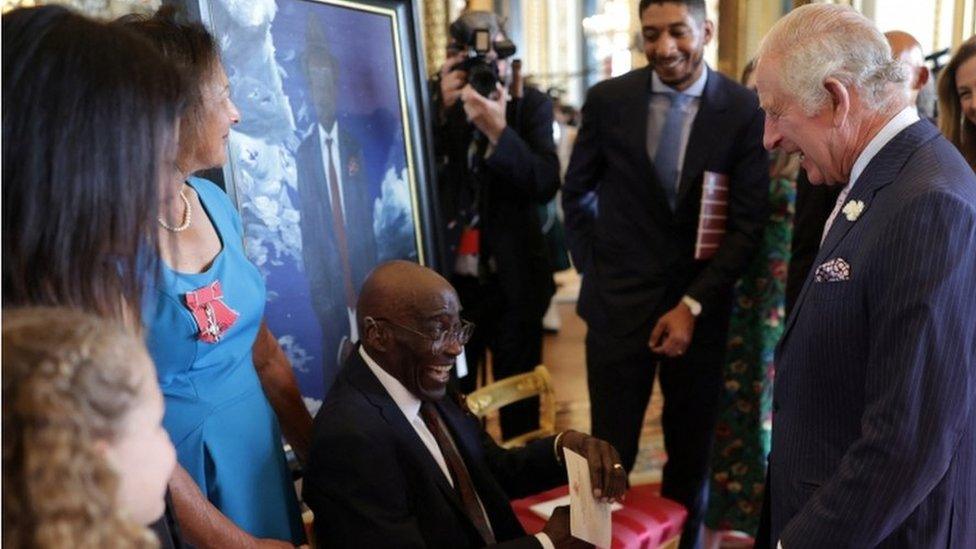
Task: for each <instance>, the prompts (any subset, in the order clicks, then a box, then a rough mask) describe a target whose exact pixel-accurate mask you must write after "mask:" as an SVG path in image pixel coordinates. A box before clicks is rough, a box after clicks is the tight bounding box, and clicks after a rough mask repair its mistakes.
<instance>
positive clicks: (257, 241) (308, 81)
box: [187, 0, 437, 409]
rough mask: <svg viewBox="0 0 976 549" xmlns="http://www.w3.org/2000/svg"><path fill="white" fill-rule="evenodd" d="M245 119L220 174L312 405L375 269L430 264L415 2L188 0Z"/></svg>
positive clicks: (330, 375)
mask: <svg viewBox="0 0 976 549" xmlns="http://www.w3.org/2000/svg"><path fill="white" fill-rule="evenodd" d="M189 1H190V2H191V5H189V6H187V7H188V8H189V11H190V13H191V14H195V15H198V16H199V18H200V20H201V21H202V22H203V23H204V25H206V26H207V27H208V28H209V29H210V30H211V32H212V33H213V34H214V36H215V38H216V39H217V41H218V44H219V46H220V49H221V58H222V60H223V63H224V67H225V70H226V71H227V75H228V79H229V81H230V88H231V97H232V99H233V101H234V103H235V104H236V105H237V108H238V110H239V111H240V113H241V121H240V123H238V124H237V125H236V126H234V127H233V128H232V130H231V133H230V135H229V138H228V143H229V144H228V146H229V149H230V154H229V162H228V164H227V166H225V168H224V170H223V179H224V184H225V188H226V190H227V192H228V194H230V195H231V197H232V199H233V200H234V201H235V202H236V204H237V206H238V209H239V211H240V213H241V216H242V218H243V221H244V228H245V229H244V232H245V240H246V248H247V252H248V255H249V257H250V259H251V260H252V261H253V262H254V264H255V265H256V266H257V267H258V268H259V269H260V270H261V272H262V274H263V276H264V278H265V280H266V283H267V288H268V302H267V307H266V312H265V318H266V320H267V322H268V325H269V327H270V328H271V331H272V332H273V333H274V334H275V336H276V337H277V338H278V340H279V342H280V343H281V346H282V348H283V350H284V351H285V353H286V354H287V355H288V358H289V359H290V360H291V363H292V367H293V368H294V369H295V374H296V376H297V378H298V382H299V387H300V388H301V390H302V394H303V395H304V396H305V397H306V402H307V403H308V404H309V406H310V408H313V409H314V408H315V406H316V405H317V403H319V402H320V401H321V399H322V398H323V396H324V394H325V392H326V391H327V390H328V388H329V387H330V386H331V384H332V381H333V380H334V378H335V376H336V374H337V373H338V371H339V367H340V363H341V360H342V358H343V357H344V356H345V355H346V354H347V353H348V352H350V351H351V349H352V345H353V344H354V343H355V342H356V341H357V340H358V336H359V334H358V333H357V332H358V330H357V327H356V299H357V297H358V291H359V288H360V286H361V284H362V282H363V279H364V278H365V276H366V274H367V273H368V272H369V271H370V269H372V268H373V267H374V266H375V265H376V264H378V263H380V262H383V261H386V260H390V259H407V260H412V261H417V262H420V263H423V264H428V265H431V264H434V265H433V266H435V267H436V260H435V258H434V257H433V255H434V254H435V250H436V249H437V245H436V242H434V240H433V231H432V230H431V227H432V226H433V220H432V211H433V206H432V204H433V199H432V197H431V196H430V188H431V186H432V184H431V181H430V178H431V173H432V169H431V166H432V163H431V155H430V151H429V143H430V138H429V134H428V130H427V128H428V127H429V125H428V124H427V123H426V119H425V118H426V116H427V105H428V102H427V94H426V82H425V78H426V74H425V69H424V67H423V66H422V63H423V61H422V55H421V53H420V47H419V34H418V29H417V27H416V25H417V12H416V10H417V6H416V5H415V3H414V2H412V1H408V0H399V1H397V0H389V1H380V0H375V1H353V0H198V1H197V0H189Z"/></svg>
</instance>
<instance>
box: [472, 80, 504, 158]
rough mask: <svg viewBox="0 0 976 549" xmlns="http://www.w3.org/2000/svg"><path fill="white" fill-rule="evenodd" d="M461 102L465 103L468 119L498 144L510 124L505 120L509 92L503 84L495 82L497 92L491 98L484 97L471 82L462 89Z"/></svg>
mask: <svg viewBox="0 0 976 549" xmlns="http://www.w3.org/2000/svg"><path fill="white" fill-rule="evenodd" d="M461 102H462V103H464V114H466V115H467V117H468V121H469V122H471V123H472V124H474V125H475V127H476V128H478V129H479V130H481V133H483V134H485V136H486V137H487V138H488V141H491V144H492V145H497V144H498V139H499V138H501V136H502V132H503V131H505V128H506V127H507V126H508V122H506V121H505V105H506V103H508V92H507V91H506V90H505V87H504V86H502V85H501V84H495V93H492V94H491V98H490V99H489V98H486V97H483V96H482V95H481V94H480V93H478V92H476V91H475V89H474V88H472V87H471V85H470V84H468V85H467V86H465V87H464V88H463V89H462V90H461Z"/></svg>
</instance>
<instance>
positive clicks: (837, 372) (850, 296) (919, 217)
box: [770, 120, 976, 549]
mask: <svg viewBox="0 0 976 549" xmlns="http://www.w3.org/2000/svg"><path fill="white" fill-rule="evenodd" d="M848 200H849V201H850V200H861V201H863V202H864V205H865V208H864V210H863V212H862V213H861V215H860V216H859V217H857V218H856V220H854V221H850V220H848V219H847V217H846V216H845V215H843V214H841V215H838V216H837V219H836V220H835V221H834V224H833V226H832V227H831V229H830V232H829V233H828V235H827V238H826V240H825V241H824V244H823V246H822V247H821V249H820V253H819V255H818V257H817V259H816V261H815V262H814V267H813V269H811V271H810V274H809V276H808V277H807V280H806V283H805V285H804V287H803V290H802V291H801V293H800V296H799V298H798V300H797V304H796V306H795V308H794V311H793V312H792V314H791V316H790V317H789V319H788V320H787V325H786V331H785V333H784V335H783V339H782V340H781V342H780V346H779V348H778V350H777V360H776V365H777V370H776V387H775V392H774V403H773V409H774V419H773V445H772V454H771V456H770V490H771V492H770V497H771V502H772V517H771V519H772V531H771V535H772V542H773V544H775V543H776V541H777V540H781V541H782V543H783V547H784V548H785V549H800V548H808V547H809V548H818V549H820V548H846V547H850V548H859V549H860V548H868V547H899V548H932V547H952V548H960V549H961V548H967V549H971V548H974V547H976V438H974V437H976V435H974V431H976V176H974V174H973V172H972V170H971V169H970V168H969V167H968V166H967V165H966V163H965V162H964V161H963V159H962V157H961V156H960V155H959V154H958V153H957V151H956V150H955V149H954V148H953V147H952V145H951V144H950V143H949V142H948V141H946V140H945V139H943V138H942V137H941V135H939V133H938V130H937V129H936V128H935V127H934V126H932V125H931V124H930V123H929V122H928V121H924V120H923V121H919V122H917V123H915V124H913V125H912V126H909V127H908V128H906V129H905V130H903V131H902V132H901V133H899V134H898V135H897V136H896V137H895V138H894V139H893V140H892V141H890V142H889V143H888V144H887V145H886V146H885V147H884V148H883V149H882V150H881V151H880V152H879V153H878V154H877V155H876V156H875V157H874V158H873V159H872V160H871V162H870V163H869V164H868V166H867V168H866V169H865V171H864V173H863V174H862V175H861V177H860V178H859V179H858V181H857V184H856V185H855V186H854V187H853V189H852V190H851V194H850V196H849V197H848ZM836 258H841V259H843V260H844V261H846V262H847V264H848V265H849V266H850V275H849V278H848V279H847V280H844V281H834V282H817V281H816V280H815V272H816V269H817V266H818V265H821V264H823V263H825V262H827V261H830V260H832V259H836Z"/></svg>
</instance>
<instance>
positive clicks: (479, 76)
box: [468, 62, 498, 97]
mask: <svg viewBox="0 0 976 549" xmlns="http://www.w3.org/2000/svg"><path fill="white" fill-rule="evenodd" d="M468 83H469V84H471V87H472V88H474V89H475V91H476V92H478V93H480V94H481V95H482V96H484V97H489V96H490V95H491V93H492V92H494V91H495V85H496V84H498V69H497V68H496V67H495V65H494V63H491V64H489V63H486V62H482V63H477V64H474V65H473V66H472V67H471V70H470V72H469V73H468Z"/></svg>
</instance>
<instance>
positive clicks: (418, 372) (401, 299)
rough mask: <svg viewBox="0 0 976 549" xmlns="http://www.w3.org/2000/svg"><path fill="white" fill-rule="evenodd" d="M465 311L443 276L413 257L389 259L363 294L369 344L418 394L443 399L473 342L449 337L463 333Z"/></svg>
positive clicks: (362, 329)
mask: <svg viewBox="0 0 976 549" xmlns="http://www.w3.org/2000/svg"><path fill="white" fill-rule="evenodd" d="M460 311H461V305H460V303H459V302H458V297H457V293H456V292H455V291H454V288H453V287H451V285H450V284H449V283H448V282H447V281H446V280H444V278H443V277H441V275H439V274H437V273H435V272H434V271H432V270H430V269H428V268H426V267H421V266H420V265H417V264H416V263H410V262H409V261H390V262H388V263H383V264H382V265H380V266H378V267H376V268H375V269H373V272H371V273H370V274H369V276H367V277H366V281H365V282H364V283H363V289H362V291H361V292H360V294H359V304H358V306H357V314H358V322H359V333H360V334H361V335H362V343H363V348H364V349H365V350H366V352H367V353H368V355H369V356H370V357H371V358H372V359H373V360H374V361H376V363H377V364H378V365H379V367H380V368H382V369H383V370H385V371H386V372H387V373H388V374H390V375H392V376H393V377H394V378H396V379H397V380H398V381H400V383H401V384H403V386H404V387H405V388H406V389H407V390H408V391H410V392H411V393H412V394H413V395H414V396H416V397H417V398H419V399H421V400H437V399H439V398H441V397H443V396H444V394H445V392H446V390H447V383H448V381H449V379H450V371H451V368H453V367H454V361H455V359H456V358H457V356H458V355H460V354H461V353H462V352H463V350H464V343H465V342H467V339H466V338H465V339H464V340H463V341H462V340H461V339H460V338H458V337H453V336H452V338H447V337H445V334H452V333H453V334H457V333H458V330H459V328H458V327H459V326H460Z"/></svg>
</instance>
